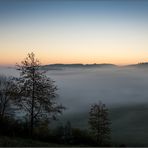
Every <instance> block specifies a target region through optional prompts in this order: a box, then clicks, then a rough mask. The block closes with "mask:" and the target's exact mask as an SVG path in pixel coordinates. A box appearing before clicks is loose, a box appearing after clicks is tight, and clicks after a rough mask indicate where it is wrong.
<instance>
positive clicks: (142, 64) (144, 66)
mask: <svg viewBox="0 0 148 148" xmlns="http://www.w3.org/2000/svg"><path fill="white" fill-rule="evenodd" d="M126 67H137V68H148V62H141V63H138V64H131V65H127V66H126Z"/></svg>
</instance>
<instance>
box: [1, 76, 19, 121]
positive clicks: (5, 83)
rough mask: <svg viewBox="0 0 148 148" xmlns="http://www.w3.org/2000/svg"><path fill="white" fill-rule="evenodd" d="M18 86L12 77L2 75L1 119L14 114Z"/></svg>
mask: <svg viewBox="0 0 148 148" xmlns="http://www.w3.org/2000/svg"><path fill="white" fill-rule="evenodd" d="M16 92H17V86H16V84H15V83H14V82H13V81H12V79H11V78H10V77H8V78H7V77H5V76H1V77H0V119H1V120H3V118H4V117H9V116H12V115H13V113H14V111H15V108H14V102H15V98H16Z"/></svg>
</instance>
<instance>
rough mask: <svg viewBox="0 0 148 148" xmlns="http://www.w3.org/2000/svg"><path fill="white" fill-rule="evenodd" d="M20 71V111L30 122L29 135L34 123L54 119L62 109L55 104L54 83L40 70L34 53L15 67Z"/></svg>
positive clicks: (55, 88)
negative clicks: (24, 113)
mask: <svg viewBox="0 0 148 148" xmlns="http://www.w3.org/2000/svg"><path fill="white" fill-rule="evenodd" d="M17 67H18V70H19V71H20V78H19V79H18V86H19V89H20V90H19V99H18V105H19V106H20V109H23V110H24V111H25V112H26V115H27V116H28V117H29V121H30V134H31V135H33V129H34V125H35V122H36V121H40V120H41V119H43V118H44V119H48V120H50V119H51V118H53V119H56V115H57V114H58V113H62V110H63V109H64V107H63V106H62V105H58V104H57V102H56V99H55V98H56V90H57V87H56V86H55V85H54V81H52V80H51V79H50V78H48V77H47V76H46V75H45V71H42V70H41V69H40V67H41V65H40V62H39V60H38V59H36V58H35V55H34V53H30V54H28V56H27V57H26V58H25V60H24V61H22V62H21V65H17Z"/></svg>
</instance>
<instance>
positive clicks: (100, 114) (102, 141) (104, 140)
mask: <svg viewBox="0 0 148 148" xmlns="http://www.w3.org/2000/svg"><path fill="white" fill-rule="evenodd" d="M89 125H90V129H91V132H92V134H93V136H94V138H95V140H96V142H97V143H98V145H100V146H103V145H108V144H109V142H110V132H111V129H110V120H109V117H108V109H107V108H106V106H105V104H102V103H101V102H100V103H99V104H94V105H92V106H91V109H90V112H89Z"/></svg>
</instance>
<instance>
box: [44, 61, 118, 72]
mask: <svg viewBox="0 0 148 148" xmlns="http://www.w3.org/2000/svg"><path fill="white" fill-rule="evenodd" d="M101 67H117V65H114V64H108V63H102V64H96V63H94V64H80V63H78V64H60V63H59V64H49V65H44V66H42V68H43V69H55V70H56V69H63V68H101Z"/></svg>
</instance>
